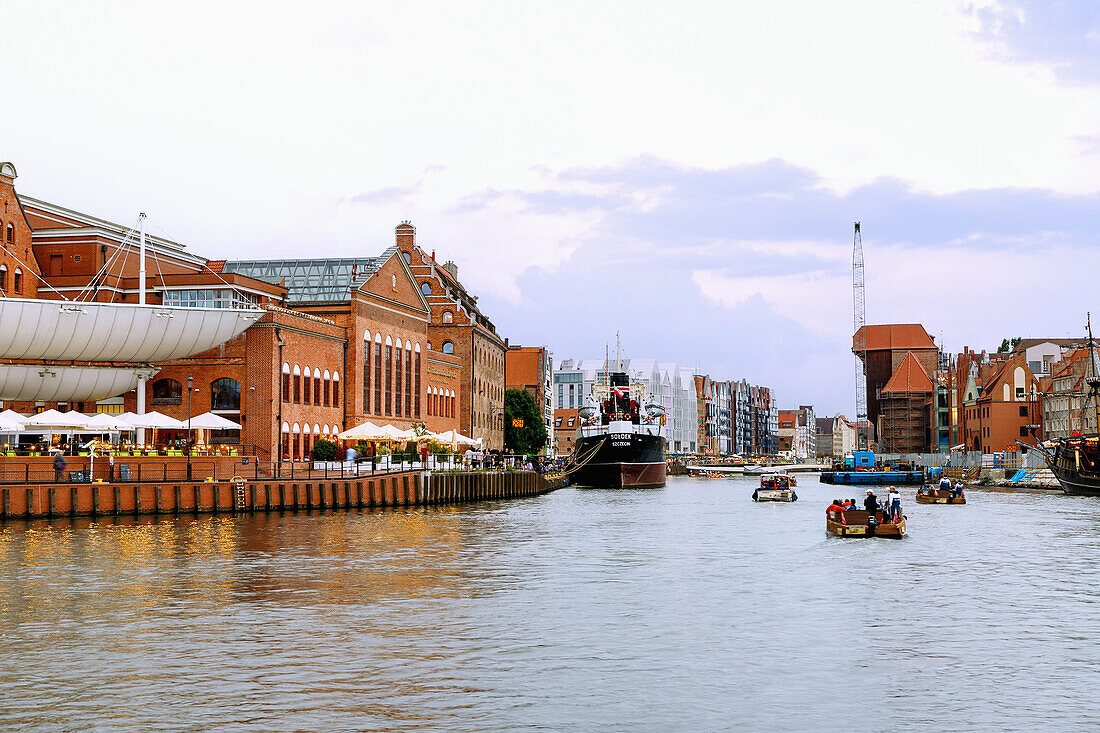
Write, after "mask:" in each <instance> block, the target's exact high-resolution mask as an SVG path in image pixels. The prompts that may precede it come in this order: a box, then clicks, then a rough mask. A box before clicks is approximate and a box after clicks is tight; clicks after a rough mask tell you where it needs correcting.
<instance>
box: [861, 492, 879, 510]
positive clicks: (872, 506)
mask: <svg viewBox="0 0 1100 733" xmlns="http://www.w3.org/2000/svg"><path fill="white" fill-rule="evenodd" d="M863 508H864V509H866V510H867V511H869V512H870V513H871V514H872V515H873V514H874V513H875V512H876V511H878V497H877V496H875V492H874V490H873V489H867V498H866V499H864V500H863Z"/></svg>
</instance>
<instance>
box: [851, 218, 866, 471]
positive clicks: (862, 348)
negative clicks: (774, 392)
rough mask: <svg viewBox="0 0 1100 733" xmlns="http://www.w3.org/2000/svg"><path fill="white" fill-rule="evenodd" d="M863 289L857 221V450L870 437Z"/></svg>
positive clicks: (854, 245)
mask: <svg viewBox="0 0 1100 733" xmlns="http://www.w3.org/2000/svg"><path fill="white" fill-rule="evenodd" d="M863 290H864V287H863V240H862V239H861V238H860V235H859V222H858V221H857V222H856V223H855V235H854V236H853V239H852V327H853V333H854V334H855V335H854V337H853V342H852V351H853V352H855V356H856V448H857V449H858V450H867V445H868V442H869V437H870V436H868V435H867V433H866V430H865V429H864V427H863V425H864V424H865V423H866V422H867V339H866V336H865V335H864V333H863V326H864V321H865V315H864V309H865V306H866V304H865V302H864V293H863Z"/></svg>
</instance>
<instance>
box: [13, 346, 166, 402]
mask: <svg viewBox="0 0 1100 733" xmlns="http://www.w3.org/2000/svg"><path fill="white" fill-rule="evenodd" d="M0 330H2V328H0ZM157 371H159V370H150V369H147V368H140V369H133V368H125V367H121V368H119V367H93V366H59V365H55V364H50V365H30V364H0V400H11V401H13V402H14V401H20V402H31V401H35V402H37V401H42V402H95V401H96V400H103V399H107V398H108V397H115V396H116V395H120V394H123V393H125V392H129V391H130V390H132V389H134V388H135V387H136V386H137V383H138V378H139V377H140V376H141V375H142V374H145V375H148V374H150V373H154V374H155V373H156V372H157Z"/></svg>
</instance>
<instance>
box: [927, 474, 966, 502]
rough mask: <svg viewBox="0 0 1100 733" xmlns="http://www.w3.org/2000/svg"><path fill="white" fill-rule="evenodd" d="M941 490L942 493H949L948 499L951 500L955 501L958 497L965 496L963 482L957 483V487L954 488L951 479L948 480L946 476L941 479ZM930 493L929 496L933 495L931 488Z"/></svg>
mask: <svg viewBox="0 0 1100 733" xmlns="http://www.w3.org/2000/svg"><path fill="white" fill-rule="evenodd" d="M939 488H940V491H944V492H947V495H948V498H951V499H954V498H956V497H962V495H963V484H962V481H956V482H955V485H954V486H952V485H951V479H949V478H947V477H946V476H942V477H940V487H939ZM928 493H929V494H931V493H932V490H931V487H929V490H928Z"/></svg>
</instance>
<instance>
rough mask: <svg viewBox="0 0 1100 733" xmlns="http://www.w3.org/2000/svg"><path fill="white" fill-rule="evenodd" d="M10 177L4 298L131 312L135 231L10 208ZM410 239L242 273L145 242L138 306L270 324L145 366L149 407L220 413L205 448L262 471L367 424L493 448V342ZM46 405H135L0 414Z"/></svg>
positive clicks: (499, 375) (1, 192) (57, 210)
mask: <svg viewBox="0 0 1100 733" xmlns="http://www.w3.org/2000/svg"><path fill="white" fill-rule="evenodd" d="M14 179H15V169H14V167H12V166H11V164H8V163H4V164H0V206H2V213H0V243H3V244H4V245H5V247H4V248H3V249H0V268H3V269H0V289H2V290H3V292H2V293H0V295H4V296H8V297H31V298H34V297H39V298H62V297H68V298H71V299H74V300H77V299H79V300H95V301H102V302H117V303H136V302H138V292H139V290H140V287H139V286H140V279H139V266H138V254H137V252H138V247H137V243H138V235H137V233H136V232H135V231H133V230H130V229H129V228H127V227H124V226H121V225H118V224H114V223H111V222H107V221H104V220H101V219H97V218H95V217H92V216H88V215H86V214H81V213H78V212H74V211H71V210H69V209H65V208H63V207H60V206H57V205H54V204H50V203H47V202H44V201H39V200H37V199H32V198H29V197H23V196H19V195H17V194H16V192H15V189H14V185H13V182H14ZM414 232H415V230H414V229H413V227H412V225H411V224H409V223H408V222H405V223H403V224H402V225H400V226H399V227H398V228H397V244H395V245H394V246H391V247H390V248H389V249H386V250H385V251H384V252H382V253H381V254H380V255H378V256H369V257H353V258H334V259H300V260H250V261H225V260H206V259H205V258H202V257H199V256H196V255H194V254H192V253H191V252H189V251H188V250H187V248H186V247H184V246H183V245H181V244H179V243H176V242H172V241H171V240H168V239H165V238H162V237H154V236H149V235H147V236H146V238H145V239H146V248H147V267H146V290H147V300H146V302H148V303H150V304H163V305H172V306H184V307H186V306H200V307H209V308H234V307H246V308H261V309H264V310H266V311H268V312H267V313H266V315H264V316H263V317H261V318H260V319H259V320H258V321H257V322H255V323H254V324H253V325H252V326H251V327H249V328H248V329H247V330H246V331H244V332H243V333H241V334H240V335H239V336H237V337H235V338H232V339H230V340H229V341H227V342H225V343H222V344H221V345H219V346H218V347H216V348H214V349H211V350H209V351H206V352H203V353H200V354H196V355H194V356H191V357H189V358H186V359H178V360H175V361H169V362H165V363H160V364H154V365H151V366H152V368H153V369H154V370H159V371H158V373H156V374H155V375H154V376H153V377H152V378H151V379H150V380H149V383H148V389H147V394H146V408H147V409H155V410H158V411H161V412H164V413H165V414H168V415H170V416H172V417H176V418H178V419H186V417H187V416H188V402H189V401H190V414H191V415H198V414H201V413H202V412H206V411H207V410H212V411H213V412H215V413H218V414H222V415H224V416H225V417H227V418H229V419H231V420H233V421H235V422H239V423H240V424H241V425H242V430H241V431H239V434H238V432H237V431H231V433H227V434H221V435H219V434H214V435H213V436H211V437H212V438H213V439H214V440H215V441H224V442H236V441H240V442H241V443H244V444H246V445H248V446H253V447H254V449H255V452H256V454H257V455H258V456H259V457H260V458H262V459H265V460H266V459H268V458H272V459H277V458H278V457H279V456H285V457H291V458H292V457H295V456H300V457H305V456H307V455H308V453H309V449H310V447H311V446H312V445H313V444H314V443H315V442H316V440H317V439H318V438H321V437H331V436H333V435H335V434H337V433H339V432H341V431H343V430H345V429H347V428H349V427H352V426H354V425H357V424H359V423H361V422H363V421H364V420H372V421H374V422H376V423H379V424H391V425H394V426H396V427H399V428H408V427H412V426H413V425H416V424H424V425H425V426H426V427H427V428H428V429H429V430H432V431H436V432H441V431H446V430H450V429H458V430H460V431H461V432H463V433H466V434H470V435H473V436H475V437H484V438H485V439H486V447H487V448H492V447H498V448H499V447H502V445H503V423H502V420H501V418H500V417H499V415H500V414H501V413H503V395H504V342H503V341H502V340H501V339H500V338H499V337H498V336H497V334H496V330H495V328H494V327H493V325H492V323H491V322H490V321H489V320H488V319H487V318H486V317H485V316H484V315H483V314H482V313H481V312H480V311H479V310H478V309H477V307H476V301H477V298H476V297H474V296H471V295H470V294H469V293H467V292H466V290H465V289H464V288H463V287H462V286H461V285H460V284H459V282H458V279H457V268H455V267H454V266H453V265H451V264H448V265H447V266H438V265H436V263H435V260H434V256H433V257H431V258H429V257H426V256H425V255H424V254H423V252H421V251H420V250H419V249H418V248H417V247H416V246H415V242H414ZM6 236H10V238H11V239H10V240H8V241H6V242H5V241H4V239H5V237H6ZM413 267H417V268H419V270H420V273H419V275H414V274H413ZM40 275H41V277H42V278H43V279H44V281H43V282H44V284H43V285H42V287H41V288H38V287H37V282H38V278H39V276H40ZM4 278H6V279H4ZM17 278H18V279H17ZM429 293H430V294H431V297H429ZM433 344H434V348H433ZM189 378H190V382H189V381H188V379H189ZM189 384H190V385H191V386H190V388H189V387H188V385H189ZM55 406H56V407H58V408H59V409H77V410H80V411H84V412H95V411H101V412H122V411H124V410H136V407H137V395H136V393H135V392H134V391H131V392H129V393H126V394H124V395H119V396H117V397H113V398H108V399H104V400H100V401H99V402H98V403H94V404H93V403H88V404H85V403H73V404H71V405H70V404H66V403H49V404H47V403H25V404H24V403H17V404H11V403H9V404H7V405H2V404H0V407H12V408H14V409H16V410H18V411H21V412H35V411H41V410H43V409H46V408H47V407H55Z"/></svg>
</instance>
